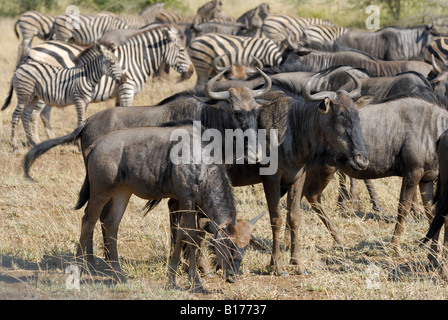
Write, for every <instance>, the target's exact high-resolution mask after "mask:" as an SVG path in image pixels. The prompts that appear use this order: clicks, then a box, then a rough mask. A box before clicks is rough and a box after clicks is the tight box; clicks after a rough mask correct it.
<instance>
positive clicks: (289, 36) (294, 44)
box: [286, 30, 299, 51]
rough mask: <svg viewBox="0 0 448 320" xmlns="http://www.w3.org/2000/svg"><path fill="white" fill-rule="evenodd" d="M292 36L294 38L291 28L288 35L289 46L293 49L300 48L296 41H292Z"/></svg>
mask: <svg viewBox="0 0 448 320" xmlns="http://www.w3.org/2000/svg"><path fill="white" fill-rule="evenodd" d="M291 38H292V31H291V30H289V33H288V36H287V37H286V43H287V44H288V46H290V47H291V48H292V50H294V51H295V50H297V49H299V46H298V45H297V44H296V43H294V42H292V40H291Z"/></svg>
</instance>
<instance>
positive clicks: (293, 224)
mask: <svg viewBox="0 0 448 320" xmlns="http://www.w3.org/2000/svg"><path fill="white" fill-rule="evenodd" d="M301 171H302V170H301ZM305 177H306V173H305V172H304V171H303V173H301V174H300V176H299V178H298V179H297V180H296V181H295V182H294V184H293V185H292V186H291V187H290V188H289V190H288V197H287V223H286V228H287V230H286V233H287V234H290V235H291V237H290V238H291V260H290V263H291V264H292V265H296V266H297V268H296V271H297V273H298V274H305V273H306V269H305V265H304V264H303V262H302V258H301V255H300V246H299V235H298V232H299V226H300V220H301V208H300V201H301V199H302V192H303V184H304V183H305Z"/></svg>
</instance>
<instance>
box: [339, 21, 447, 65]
mask: <svg viewBox="0 0 448 320" xmlns="http://www.w3.org/2000/svg"><path fill="white" fill-rule="evenodd" d="M438 35H439V34H438V33H437V32H436V31H435V30H434V28H433V26H432V25H420V26H414V27H411V28H400V27H387V28H383V29H381V30H378V31H375V32H363V31H349V32H347V33H345V34H344V35H342V36H340V37H339V38H337V39H336V43H338V44H340V45H344V46H346V47H349V48H354V49H358V50H361V51H364V52H367V53H368V54H371V55H372V56H374V57H375V58H377V59H381V60H389V61H390V60H394V61H396V60H420V61H423V60H424V49H425V48H426V46H428V45H429V44H430V43H431V42H432V41H433V39H434V38H435V37H437V36H438Z"/></svg>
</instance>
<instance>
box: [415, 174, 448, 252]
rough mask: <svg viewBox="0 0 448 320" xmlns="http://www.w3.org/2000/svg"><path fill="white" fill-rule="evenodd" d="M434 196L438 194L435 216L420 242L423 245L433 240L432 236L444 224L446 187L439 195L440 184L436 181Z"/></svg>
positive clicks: (447, 190)
mask: <svg viewBox="0 0 448 320" xmlns="http://www.w3.org/2000/svg"><path fill="white" fill-rule="evenodd" d="M439 180H440V176H439ZM436 194H439V198H438V201H437V206H436V214H435V216H434V219H433V220H432V222H431V225H430V226H429V229H428V232H427V234H426V236H425V237H424V238H423V239H421V240H420V241H421V244H425V243H426V242H428V241H429V240H431V239H432V238H434V236H435V235H436V234H437V232H439V230H440V228H442V226H443V224H444V223H445V217H446V216H447V214H448V185H447V186H446V187H445V189H444V190H443V194H441V195H440V183H439V181H438V183H437V191H436Z"/></svg>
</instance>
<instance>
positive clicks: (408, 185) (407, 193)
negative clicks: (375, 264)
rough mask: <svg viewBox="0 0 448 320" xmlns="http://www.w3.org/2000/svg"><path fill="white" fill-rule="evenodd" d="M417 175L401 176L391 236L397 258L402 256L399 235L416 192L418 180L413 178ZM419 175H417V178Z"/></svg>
mask: <svg viewBox="0 0 448 320" xmlns="http://www.w3.org/2000/svg"><path fill="white" fill-rule="evenodd" d="M417 174H418V173H410V174H409V175H405V176H403V182H402V185H401V192H400V200H399V203H398V217H397V223H396V225H395V230H394V234H393V236H392V247H393V249H394V251H395V253H396V254H397V255H398V256H400V257H401V256H402V253H401V247H400V245H401V233H402V232H403V229H404V224H405V221H406V217H407V216H408V214H409V212H410V209H411V205H412V202H413V197H414V194H415V192H416V191H417V181H418V180H419V178H415V177H416V175H417ZM420 176H421V174H420V175H419V177H420Z"/></svg>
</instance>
